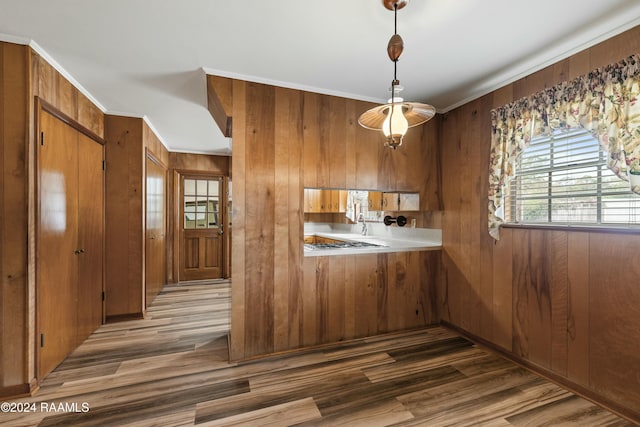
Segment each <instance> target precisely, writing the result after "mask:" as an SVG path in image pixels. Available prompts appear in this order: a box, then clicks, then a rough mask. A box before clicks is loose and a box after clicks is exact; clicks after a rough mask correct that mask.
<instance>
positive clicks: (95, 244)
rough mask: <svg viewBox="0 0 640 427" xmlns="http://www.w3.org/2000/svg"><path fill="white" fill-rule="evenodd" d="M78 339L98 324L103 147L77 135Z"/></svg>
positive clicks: (80, 341)
mask: <svg viewBox="0 0 640 427" xmlns="http://www.w3.org/2000/svg"><path fill="white" fill-rule="evenodd" d="M78 158H79V162H78V250H79V251H80V254H78V256H77V258H78V284H77V286H78V303H77V313H78V334H77V335H78V337H77V345H80V344H81V343H82V342H83V341H84V340H85V339H86V338H87V337H88V336H89V335H91V333H92V332H93V331H95V330H96V328H97V327H98V326H100V325H101V324H102V320H103V319H102V314H103V302H102V290H103V283H102V281H103V260H104V170H103V167H102V160H103V159H104V156H103V147H102V145H100V144H98V143H96V142H95V141H93V140H92V139H90V138H88V137H87V136H85V135H83V134H81V133H78Z"/></svg>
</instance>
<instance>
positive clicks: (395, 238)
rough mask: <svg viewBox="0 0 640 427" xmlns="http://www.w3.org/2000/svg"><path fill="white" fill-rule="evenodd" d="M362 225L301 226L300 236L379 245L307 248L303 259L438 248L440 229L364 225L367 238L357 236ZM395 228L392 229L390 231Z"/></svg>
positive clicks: (433, 249)
mask: <svg viewBox="0 0 640 427" xmlns="http://www.w3.org/2000/svg"><path fill="white" fill-rule="evenodd" d="M361 227H362V225H361V224H355V225H348V224H325V223H323V224H319V223H310V224H309V225H308V224H306V223H305V229H304V235H305V236H311V235H316V236H319V237H327V238H330V239H336V240H347V241H356V242H366V243H372V244H375V245H380V246H367V247H354V248H327V249H320V248H319V249H309V248H307V247H305V249H304V256H305V257H308V256H334V255H358V254H377V253H385V252H410V251H437V250H440V249H442V232H441V230H435V229H426V228H399V227H386V226H384V225H381V224H368V228H369V230H368V233H367V235H366V236H365V235H362V234H361V233H360V230H361ZM394 228H395V230H394Z"/></svg>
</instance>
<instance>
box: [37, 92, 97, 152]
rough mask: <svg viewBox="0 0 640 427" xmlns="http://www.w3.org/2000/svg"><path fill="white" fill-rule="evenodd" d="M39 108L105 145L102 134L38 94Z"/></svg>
mask: <svg viewBox="0 0 640 427" xmlns="http://www.w3.org/2000/svg"><path fill="white" fill-rule="evenodd" d="M39 109H42V110H44V111H46V112H47V113H49V114H51V115H52V116H54V117H56V118H57V119H59V120H61V121H62V122H64V123H66V124H67V125H69V126H71V127H72V128H74V129H75V130H77V131H78V132H80V133H81V134H83V135H85V136H87V137H88V138H91V139H92V140H94V141H95V142H97V143H98V144H101V145H105V140H104V138H102V137H101V136H99V135H98V134H96V133H95V132H93V131H92V130H91V129H88V128H86V127H84V126H83V125H81V124H80V123H78V122H77V121H76V120H75V119H74V118H72V117H69V116H67V115H66V114H65V113H63V112H62V111H60V110H59V109H57V108H56V107H54V106H53V105H52V104H50V103H48V102H47V101H45V100H44V99H42V98H40V97H38V96H36V111H37V110H39Z"/></svg>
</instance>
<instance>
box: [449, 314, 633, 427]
mask: <svg viewBox="0 0 640 427" xmlns="http://www.w3.org/2000/svg"><path fill="white" fill-rule="evenodd" d="M440 325H441V326H443V327H445V328H448V329H450V330H452V331H454V332H456V333H458V334H460V335H462V336H463V337H465V338H467V339H469V340H470V341H473V342H474V343H476V344H478V345H480V346H482V347H485V348H487V349H488V350H490V351H492V352H494V353H497V354H498V355H499V356H501V357H503V358H505V359H507V360H509V361H511V362H513V363H515V364H517V365H519V366H521V367H523V368H524V369H526V370H528V371H531V372H533V373H534V374H537V375H540V376H542V377H544V378H546V379H548V380H549V381H552V382H554V383H556V384H558V385H559V386H561V387H564V388H566V389H568V390H569V391H571V392H573V393H575V394H577V395H579V396H581V397H583V398H585V399H587V400H589V401H591V402H593V403H595V404H596V405H599V406H602V407H603V408H605V409H606V410H608V411H611V412H613V413H615V414H617V415H619V416H621V417H623V418H625V419H627V420H629V421H631V422H632V423H636V424H640V412H636V411H634V410H631V409H629V408H626V407H623V406H620V405H619V404H618V403H617V402H615V401H613V400H611V399H609V398H607V397H605V396H602V395H599V394H598V393H596V392H595V391H593V390H590V389H588V388H585V387H584V386H581V385H579V384H576V383H574V382H573V381H571V380H569V379H567V378H565V377H563V376H561V375H558V374H556V373H555V372H552V371H550V370H548V369H545V368H543V367H541V366H538V365H536V364H535V363H532V362H530V361H528V360H525V359H522V358H521V357H518V356H516V355H515V354H513V353H511V352H510V351H507V350H505V349H503V348H502V347H500V346H498V345H496V344H494V343H492V342H490V341H488V340H486V339H484V338H480V337H479V336H477V335H475V334H472V333H470V332H467V331H466V330H464V329H462V328H460V327H458V326H456V325H453V324H451V323H449V322H447V321H446V320H441V321H440Z"/></svg>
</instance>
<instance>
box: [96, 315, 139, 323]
mask: <svg viewBox="0 0 640 427" xmlns="http://www.w3.org/2000/svg"><path fill="white" fill-rule="evenodd" d="M144 318H145V315H144V313H127V314H114V315H111V316H107V318H106V320H105V324H107V323H117V322H124V321H127V320H140V319H144Z"/></svg>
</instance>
